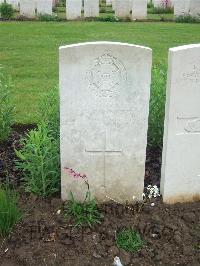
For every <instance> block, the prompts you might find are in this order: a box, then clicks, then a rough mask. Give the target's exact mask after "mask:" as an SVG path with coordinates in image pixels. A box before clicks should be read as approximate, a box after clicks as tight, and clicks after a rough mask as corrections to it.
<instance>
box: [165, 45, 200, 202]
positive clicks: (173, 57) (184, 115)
mask: <svg viewBox="0 0 200 266" xmlns="http://www.w3.org/2000/svg"><path fill="white" fill-rule="evenodd" d="M199 160H200V44H195V45H186V46H181V47H176V48H172V49H170V50H169V70H168V85H167V102H166V118H165V133H164V147H163V166H162V178H161V192H162V195H163V200H164V202H167V203H175V202H184V201H193V200H196V199H198V200H200V163H199Z"/></svg>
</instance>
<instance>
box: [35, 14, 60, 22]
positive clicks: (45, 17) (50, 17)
mask: <svg viewBox="0 0 200 266" xmlns="http://www.w3.org/2000/svg"><path fill="white" fill-rule="evenodd" d="M38 19H39V20H40V21H61V19H60V18H59V17H58V16H57V15H49V14H38Z"/></svg>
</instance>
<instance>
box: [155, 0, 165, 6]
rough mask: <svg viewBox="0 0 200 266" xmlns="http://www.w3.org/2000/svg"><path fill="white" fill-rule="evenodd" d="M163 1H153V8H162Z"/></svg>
mask: <svg viewBox="0 0 200 266" xmlns="http://www.w3.org/2000/svg"><path fill="white" fill-rule="evenodd" d="M163 1H164V0H153V4H154V7H163Z"/></svg>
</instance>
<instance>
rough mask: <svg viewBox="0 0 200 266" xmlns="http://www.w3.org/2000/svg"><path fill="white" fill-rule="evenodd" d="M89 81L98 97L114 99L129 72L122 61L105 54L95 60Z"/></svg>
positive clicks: (89, 73)
mask: <svg viewBox="0 0 200 266" xmlns="http://www.w3.org/2000/svg"><path fill="white" fill-rule="evenodd" d="M88 79H89V84H90V87H91V89H92V91H94V93H95V94H96V95H97V96H98V97H113V96H115V95H116V94H118V93H119V90H120V87H121V86H122V85H123V83H124V82H125V81H126V79H127V71H126V68H125V66H124V65H123V63H122V62H121V61H120V60H118V59H117V58H115V57H114V56H112V55H110V54H109V53H105V54H103V55H102V56H100V57H98V58H96V59H95V61H94V63H93V65H92V67H91V69H90V70H89V71H88Z"/></svg>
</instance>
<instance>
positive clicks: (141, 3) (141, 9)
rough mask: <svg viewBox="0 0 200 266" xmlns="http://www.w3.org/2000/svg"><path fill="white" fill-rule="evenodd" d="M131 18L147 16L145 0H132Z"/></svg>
mask: <svg viewBox="0 0 200 266" xmlns="http://www.w3.org/2000/svg"><path fill="white" fill-rule="evenodd" d="M132 18H133V19H145V18H147V0H133V8H132Z"/></svg>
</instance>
